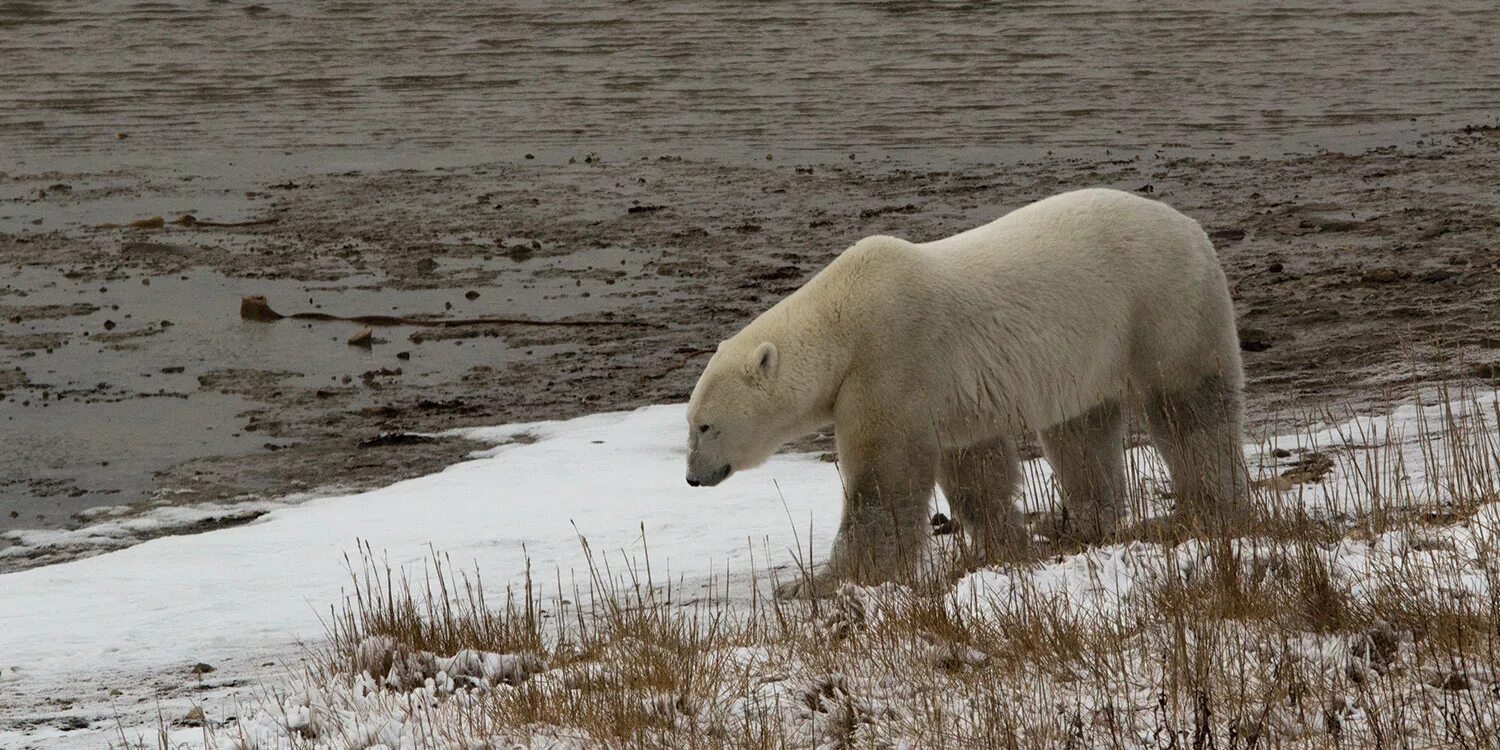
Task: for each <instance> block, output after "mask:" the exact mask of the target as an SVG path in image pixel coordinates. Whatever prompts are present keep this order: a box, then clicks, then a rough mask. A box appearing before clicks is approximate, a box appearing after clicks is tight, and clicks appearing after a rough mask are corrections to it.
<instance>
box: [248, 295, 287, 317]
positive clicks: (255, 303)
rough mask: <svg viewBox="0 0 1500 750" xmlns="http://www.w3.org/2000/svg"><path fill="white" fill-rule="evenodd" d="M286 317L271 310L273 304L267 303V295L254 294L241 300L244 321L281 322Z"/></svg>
mask: <svg viewBox="0 0 1500 750" xmlns="http://www.w3.org/2000/svg"><path fill="white" fill-rule="evenodd" d="M284 317H286V316H285V315H282V314H281V313H279V312H276V311H275V310H272V309H271V303H269V302H267V301H266V298H265V295H262V294H252V295H250V296H248V297H241V298H240V318H242V319H244V320H257V321H261V322H263V323H269V322H271V321H273V320H281V319H282V318H284Z"/></svg>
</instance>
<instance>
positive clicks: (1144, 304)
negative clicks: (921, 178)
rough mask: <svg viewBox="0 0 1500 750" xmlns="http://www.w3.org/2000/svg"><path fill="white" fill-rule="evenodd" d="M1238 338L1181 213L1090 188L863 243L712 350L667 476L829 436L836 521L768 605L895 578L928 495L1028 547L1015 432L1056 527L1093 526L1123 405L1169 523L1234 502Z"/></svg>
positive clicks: (974, 531) (1115, 477)
mask: <svg viewBox="0 0 1500 750" xmlns="http://www.w3.org/2000/svg"><path fill="white" fill-rule="evenodd" d="M1243 383H1244V377H1243V374H1242V371H1241V365H1240V350H1239V342H1238V336H1237V334H1236V331H1235V325H1234V309H1233V306H1232V303H1231V301H1230V296H1229V287H1228V284H1227V283H1226V281H1225V278H1224V272H1223V271H1222V270H1221V269H1220V267H1219V264H1218V260H1217V258H1216V256H1215V254H1214V248H1213V245H1212V244H1211V243H1210V242H1209V239H1208V237H1207V236H1206V235H1205V234H1204V232H1203V230H1202V228H1201V227H1199V225H1198V224H1197V222H1195V221H1193V220H1192V219H1190V218H1188V217H1186V216H1184V215H1182V214H1181V213H1178V212H1177V211H1176V210H1174V209H1172V208H1170V207H1168V206H1167V205H1165V204H1163V203H1159V202H1157V201H1153V200H1149V199H1146V198H1142V197H1139V196H1136V195H1133V194H1130V193H1125V192H1120V191H1117V190H1107V189H1089V190H1078V191H1075V192H1069V193H1063V194H1060V195H1056V196H1053V197H1051V198H1047V199H1045V200H1042V201H1039V202H1037V203H1033V204H1031V205H1028V206H1025V207H1023V208H1020V209H1017V210H1015V211H1013V212H1011V213H1009V214H1006V215H1005V216H1003V217H1001V218H999V219H997V220H995V221H993V222H991V223H989V224H986V225H984V226H981V227H978V228H976V229H971V230H969V231H966V232H962V233H960V234H956V235H954V236H952V237H948V238H946V239H941V240H936V241H934V242H926V243H912V242H907V241H905V240H901V239H897V238H895V237H885V236H875V237H867V238H865V239H863V240H860V241H859V242H858V243H856V244H855V245H854V246H853V247H851V248H849V249H847V250H845V251H844V252H842V253H841V254H839V256H838V257H837V258H836V259H834V260H833V262H831V263H830V264H829V265H828V266H827V267H826V268H824V269H823V270H822V271H821V272H819V273H818V274H817V275H816V276H814V277H813V278H812V279H811V280H810V281H808V282H807V284H806V285H804V286H803V287H801V288H800V289H798V290H797V291H795V292H793V293H792V294H791V295H789V296H787V297H786V298H785V299H783V300H781V301H780V302H778V303H777V304H776V305H774V306H773V307H771V309H769V310H767V311H766V312H765V313H763V314H761V315H760V316H759V317H757V318H756V319H755V320H753V321H752V322H751V323H750V324H749V325H747V326H745V328H744V329H743V330H741V331H740V332H739V333H738V334H736V335H735V336H734V337H732V338H730V339H729V340H727V341H724V342H723V343H721V344H719V347H718V350H717V351H716V352H715V353H714V355H713V357H712V358H711V359H710V360H709V361H708V364H707V365H706V367H705V369H704V372H703V374H702V376H701V377H700V378H699V380H698V383H697V386H696V387H695V388H694V389H693V394H692V397H691V399H690V400H689V403H688V410H687V419H688V458H687V481H688V484H690V485H693V486H705V487H711V486H713V485H716V484H718V483H720V482H722V481H724V480H725V479H726V478H727V477H729V475H730V474H732V473H735V472H738V471H743V470H745V469H749V468H752V467H754V466H757V465H759V464H761V463H762V462H764V461H765V460H766V459H767V458H769V457H770V456H771V454H772V453H774V452H775V451H776V449H777V448H778V447H779V446H780V445H782V444H783V443H784V442H786V441H788V440H790V439H792V438H795V437H798V436H799V435H803V434H806V433H808V432H811V431H814V430H817V429H819V428H822V427H824V426H826V425H828V424H830V423H831V424H832V425H833V427H834V433H835V438H836V441H837V444H838V457H839V460H840V466H839V471H840V472H841V475H842V478H843V482H844V507H843V519H842V521H841V522H840V524H839V528H838V532H837V535H836V537H835V540H834V542H833V545H832V549H831V550H830V556H829V559H828V561H827V564H826V565H825V566H823V568H822V570H821V571H820V572H819V574H818V575H817V576H816V577H814V578H809V579H805V580H804V581H799V582H794V583H792V584H791V585H789V586H783V590H782V594H783V595H798V594H810V593H815V590H814V589H826V588H827V587H828V586H829V585H831V584H832V583H833V582H835V581H836V580H838V579H841V578H852V579H855V580H860V581H866V582H873V581H879V580H885V579H889V578H893V577H899V576H902V575H905V574H908V573H910V572H912V571H913V570H914V567H913V566H914V565H915V563H916V561H917V560H919V559H920V558H921V555H920V548H921V547H922V545H923V542H924V541H925V538H926V536H927V531H928V527H927V517H928V516H927V514H928V510H929V500H930V498H931V496H932V489H933V485H934V484H937V485H939V486H941V487H942V490H943V493H944V494H945V495H946V496H947V498H948V500H949V503H950V505H951V508H952V511H953V514H954V516H955V520H957V522H958V524H959V526H960V528H961V529H963V530H964V533H965V535H966V536H967V537H968V538H969V539H970V540H971V541H973V542H974V543H975V544H976V545H977V547H978V548H979V549H980V550H982V554H984V555H985V556H987V557H994V556H998V555H1003V554H1009V553H1011V552H1013V551H1014V550H1015V548H1016V547H1017V546H1018V545H1024V544H1025V543H1026V542H1027V541H1028V540H1029V539H1030V533H1029V532H1028V531H1027V529H1026V528H1025V525H1024V522H1023V519H1022V516H1021V514H1020V512H1019V511H1018V510H1017V509H1016V507H1015V505H1014V504H1013V503H1012V501H1011V494H1012V492H1013V490H1014V489H1015V487H1016V484H1017V479H1018V474H1019V470H1020V469H1019V466H1020V464H1019V461H1018V458H1017V455H1016V450H1015V447H1014V438H1015V437H1016V436H1017V435H1018V434H1021V432H1022V431H1030V432H1034V433H1036V434H1037V435H1038V437H1039V438H1040V442H1041V445H1042V448H1043V453H1044V454H1045V456H1046V458H1047V460H1048V462H1049V463H1050V464H1051V465H1052V467H1053V469H1054V472H1055V476H1056V478H1057V482H1058V485H1059V489H1060V490H1061V493H1062V504H1063V515H1062V529H1061V530H1062V533H1064V534H1065V535H1067V536H1069V537H1071V538H1072V539H1075V540H1077V541H1080V542H1095V541H1099V540H1102V539H1105V538H1107V537H1108V536H1109V535H1110V534H1111V533H1112V532H1113V531H1114V530H1115V525H1116V521H1117V519H1118V517H1119V515H1120V506H1121V503H1122V499H1123V496H1124V491H1125V484H1124V483H1125V472H1124V445H1123V440H1124V420H1123V412H1124V411H1125V410H1126V409H1134V410H1136V411H1137V413H1139V414H1141V415H1142V416H1143V417H1144V422H1145V424H1146V427H1147V431H1148V434H1149V437H1150V439H1151V442H1152V443H1153V445H1154V446H1155V447H1156V449H1157V450H1158V451H1159V452H1160V454H1161V456H1162V458H1163V460H1164V462H1165V464H1166V466H1167V468H1168V470H1169V471H1170V472H1171V476H1172V480H1173V484H1174V486H1175V490H1176V498H1177V519H1178V520H1179V521H1182V522H1186V521H1189V520H1191V521H1194V522H1200V523H1201V522H1209V523H1217V522H1221V521H1225V520H1228V519H1231V518H1233V517H1236V516H1237V515H1238V514H1239V513H1240V512H1241V511H1242V510H1243V508H1244V503H1245V494H1246V493H1245V485H1246V482H1245V477H1244V466H1243V454H1242V453H1241V442H1240V425H1241V421H1242V416H1241V391H1242V387H1243Z"/></svg>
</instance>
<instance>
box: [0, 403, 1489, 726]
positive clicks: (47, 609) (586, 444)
mask: <svg viewBox="0 0 1500 750" xmlns="http://www.w3.org/2000/svg"><path fill="white" fill-rule="evenodd" d="M1485 403H1486V404H1487V403H1489V402H1485ZM1484 408H1489V407H1488V406H1485V407H1484ZM1429 412H1430V410H1429ZM1429 416H1430V413H1429ZM682 423H683V416H682V407H681V406H675V405H674V406H656V407H649V408H645V409H641V410H638V411H633V412H625V413H612V414H600V415H594V416H589V417H583V418H579V419H574V420H570V421H566V422H546V423H535V424H527V425H514V426H507V427H496V428H485V429H480V430H474V431H470V432H469V433H468V436H469V437H471V438H474V439H478V440H484V441H489V442H492V443H495V444H497V445H496V447H494V448H493V449H491V450H488V451H485V452H484V453H483V454H481V455H479V456H476V458H475V460H472V461H468V462H465V463H461V464H458V465H455V466H452V467H450V468H449V469H447V470H445V471H442V472H440V473H437V474H433V475H431V476H426V477H421V478H418V479H413V480H408V481H404V482H400V483H398V484H395V485H392V486H389V487H386V488H383V489H379V490H375V491H371V492H365V493H361V494H355V495H348V496H342V497H332V498H326V499H321V500H314V501H310V502H305V503H302V504H298V505H295V506H285V507H274V506H268V507H266V508H263V509H262V510H264V511H265V514H264V515H262V516H260V517H259V518H257V519H255V520H254V521H252V522H250V523H247V524H245V525H241V526H237V527H233V528H226V529H222V530H218V531H213V532H210V533H204V534H198V535H193V536H174V537H167V538H160V539H155V540H152V541H148V542H145V543H143V544H139V545H136V546H133V547H130V548H128V549H123V550H119V551H116V552H112V553H109V554H104V555H100V556H97V557H92V558H88V559H82V560H77V561H73V562H69V563H64V564H59V565H53V566H47V567H42V568H36V569H32V570H27V571H21V572H16V573H11V574H7V575H3V576H0V603H3V604H0V746H3V747H7V748H9V747H46V748H72V747H98V746H100V745H101V744H104V743H106V742H111V741H113V742H119V741H120V740H121V739H126V740H129V741H131V742H135V741H140V740H144V741H145V742H146V744H147V745H148V746H153V747H154V746H155V744H156V736H155V733H156V728H157V726H158V718H159V717H160V719H161V720H162V721H163V722H164V723H166V724H168V725H172V724H173V723H174V722H177V721H178V720H180V719H181V718H182V717H184V716H186V715H187V714H188V712H189V711H190V709H191V708H192V706H193V705H202V706H203V707H204V710H205V712H206V713H207V714H208V716H209V718H210V719H211V720H213V721H221V722H222V721H226V720H228V719H229V718H230V717H237V718H239V719H241V720H246V719H249V720H250V721H252V722H260V723H262V724H264V723H265V722H266V721H267V718H266V717H267V716H270V715H275V714H277V713H278V712H279V711H280V710H281V708H280V706H282V705H284V704H283V703H282V702H280V701H279V699H278V700H270V701H264V699H265V697H266V696H267V695H268V692H267V691H268V690H269V689H271V688H273V687H274V686H276V685H283V684H286V680H289V679H291V680H295V674H296V672H297V671H298V670H297V665H298V663H299V660H301V659H302V658H304V656H305V652H304V651H303V649H302V648H301V647H300V646H299V644H301V643H316V642H317V641H318V640H319V639H320V637H321V636H323V635H324V633H325V622H326V621H327V620H328V618H329V612H330V609H329V608H330V606H332V605H335V604H337V603H339V602H340V601H341V600H342V597H343V596H344V595H345V594H346V593H348V590H349V588H350V570H349V568H348V563H347V558H346V555H352V554H353V553H354V552H355V550H356V545H357V543H358V540H363V541H364V542H367V543H368V544H369V546H370V548H371V549H373V550H374V551H375V554H376V555H377V556H378V557H379V556H383V557H384V559H385V560H386V561H387V562H388V563H389V565H390V566H392V567H394V568H397V569H403V568H405V569H410V570H413V571H415V572H416V573H417V574H418V575H420V573H421V571H422V570H423V569H424V561H426V560H427V559H428V558H429V557H430V555H431V554H432V552H433V551H434V550H435V551H437V552H440V553H443V554H446V555H448V556H449V557H450V558H451V560H452V561H453V564H454V565H455V566H457V567H460V568H468V569H471V570H475V569H477V570H478V571H480V572H481V573H483V575H484V577H485V586H486V588H487V589H488V590H489V591H491V592H496V591H501V590H503V589H504V588H505V586H506V585H507V584H512V585H515V584H519V583H520V580H521V578H520V577H521V575H522V571H524V570H525V569H526V564H527V562H528V560H529V562H530V566H531V570H532V571H533V573H534V575H535V577H536V579H537V580H538V581H539V582H540V583H541V585H542V586H543V587H544V588H548V587H555V583H554V582H556V581H558V580H561V582H562V584H563V586H564V587H565V588H568V587H569V586H570V583H569V582H570V581H571V580H574V577H575V575H576V576H580V577H581V576H583V575H584V570H585V559H584V550H583V546H582V545H581V543H580V535H581V536H582V537H586V538H587V541H588V545H589V547H590V548H591V549H592V550H593V551H594V555H595V558H596V560H600V559H606V558H607V559H609V560H611V561H613V565H615V566H616V569H617V570H619V569H623V568H625V567H628V566H629V565H630V562H629V561H630V560H635V561H639V559H640V556H641V552H642V549H643V548H649V550H650V558H651V564H652V565H653V566H654V570H655V576H656V578H657V579H658V580H661V579H663V578H664V577H667V578H671V579H673V580H680V581H682V582H683V586H682V588H681V589H680V590H686V591H689V592H691V591H692V590H694V589H696V588H698V587H699V586H700V585H702V584H703V583H704V582H706V581H707V580H708V577H709V575H711V574H712V575H717V576H719V577H720V578H721V580H722V579H723V578H724V576H726V574H727V575H728V576H729V578H730V580H731V590H736V591H744V592H746V593H748V591H749V586H748V585H747V582H748V575H749V571H750V569H751V567H752V564H753V565H754V566H755V568H756V569H757V570H759V571H762V572H763V571H764V570H765V569H766V557H767V555H769V556H770V558H771V562H772V563H773V564H780V565H785V564H787V563H788V562H789V561H790V559H791V553H790V549H791V548H793V547H794V546H796V545H797V539H798V536H797V535H801V536H800V543H801V545H802V547H803V548H805V547H806V546H807V544H808V539H807V537H806V535H807V531H808V529H809V528H810V529H811V530H812V536H813V540H812V545H813V547H814V548H815V549H816V550H822V549H824V548H825V547H826V541H827V539H828V533H829V532H830V531H831V530H832V529H833V528H834V526H835V525H836V522H837V513H838V507H839V503H838V502H837V500H836V498H837V496H838V493H839V479H838V476H837V472H836V469H835V466H834V465H833V464H832V463H828V462H825V461H821V460H819V458H818V457H817V456H816V455H800V456H779V457H777V458H776V459H774V460H773V461H772V462H771V463H770V464H769V465H767V466H766V467H764V468H761V469H759V470H756V471H752V472H746V473H745V474H743V475H739V476H736V477H735V479H734V480H733V481H731V482H728V483H726V484H725V485H723V486H721V487H718V488H715V489H712V490H703V489H696V490H695V489H692V488H689V487H688V486H687V485H686V484H685V483H684V481H683V478H682V475H683V466H682V447H681V446H682V443H683V428H682ZM1483 428H1484V429H1486V430H1489V429H1491V428H1490V427H1489V426H1488V425H1484V426H1483ZM1424 434H1425V435H1426V437H1425V438H1424V437H1423V436H1424ZM1440 440H1441V438H1440V437H1438V438H1434V437H1433V436H1432V434H1431V433H1430V432H1428V431H1424V429H1423V428H1422V415H1421V414H1420V413H1419V412H1418V411H1417V410H1416V409H1414V408H1412V407H1405V408H1403V409H1400V410H1398V411H1397V412H1395V413H1394V414H1393V415H1391V416H1390V417H1382V418H1379V419H1358V420H1354V421H1352V422H1350V423H1348V424H1345V425H1342V426H1340V427H1338V428H1335V429H1332V430H1328V431H1325V432H1320V433H1316V434H1306V435H1301V436H1290V437H1286V438H1280V439H1277V440H1276V441H1273V444H1271V445H1267V446H1264V447H1263V448H1261V447H1257V448H1254V449H1252V450H1251V451H1250V454H1251V462H1252V465H1253V466H1258V467H1260V468H1259V469H1257V471H1258V472H1259V473H1261V474H1263V475H1271V474H1275V473H1278V472H1279V471H1280V468H1279V467H1278V464H1281V465H1285V464H1287V463H1289V462H1295V461H1298V460H1300V458H1301V457H1302V456H1304V455H1305V454H1304V453H1302V452H1299V449H1305V448H1310V447H1317V448H1319V449H1321V450H1323V451H1324V452H1325V453H1327V454H1329V455H1333V456H1334V460H1333V464H1334V465H1333V467H1332V471H1331V473H1328V474H1326V475H1323V476H1320V477H1317V478H1315V479H1314V480H1312V481H1304V482H1302V483H1298V484H1295V486H1289V487H1287V488H1285V494H1284V496H1285V497H1289V498H1296V501H1297V502H1301V503H1304V504H1305V505H1307V506H1308V507H1310V508H1314V509H1319V511H1320V512H1324V513H1332V514H1340V513H1342V514H1349V513H1354V512H1358V511H1360V510H1361V508H1360V507H1357V505H1358V503H1359V502H1361V501H1360V498H1369V497H1372V496H1376V495H1378V494H1381V493H1383V494H1384V497H1385V498H1386V500H1387V501H1389V502H1419V501H1420V502H1430V501H1432V500H1434V499H1436V498H1434V497H1432V495H1433V494H1434V493H1433V492H1432V491H1431V488H1433V483H1431V482H1427V481H1425V480H1424V475H1423V473H1422V472H1423V471H1424V464H1426V465H1427V466H1426V468H1429V469H1430V468H1431V466H1432V461H1433V460H1434V458H1433V456H1437V460H1442V459H1441V453H1442V452H1441V450H1438V451H1437V452H1436V453H1434V452H1433V449H1432V446H1433V444H1434V442H1435V441H1436V442H1440ZM1424 445H1425V446H1426V450H1424V448H1423V446H1424ZM1274 448H1280V449H1282V450H1283V452H1284V453H1286V454H1287V455H1285V456H1282V457H1281V458H1279V459H1278V458H1275V457H1274V456H1273V454H1271V453H1270V451H1271V450H1272V449H1274ZM1391 462H1404V464H1405V465H1406V466H1407V469H1406V470H1405V471H1398V472H1394V473H1392V472H1389V471H1387V470H1381V471H1376V472H1372V471H1371V470H1370V469H1371V467H1374V466H1377V465H1379V466H1389V465H1391ZM1132 463H1133V464H1134V465H1136V466H1137V467H1138V468H1139V471H1140V475H1141V476H1142V477H1143V479H1142V481H1143V482H1144V483H1146V484H1148V485H1149V484H1150V483H1152V482H1154V481H1155V480H1154V479H1153V477H1154V476H1156V475H1157V474H1158V473H1159V472H1158V469H1157V468H1156V467H1155V461H1154V460H1153V459H1152V457H1151V454H1150V452H1149V451H1147V450H1144V449H1137V450H1136V451H1133V452H1132ZM1361 467H1363V468H1361ZM1377 474H1378V475H1381V476H1384V475H1385V474H1391V475H1392V476H1394V477H1396V479H1394V480H1393V482H1394V483H1393V484H1391V485H1390V486H1389V487H1385V488H1383V489H1382V490H1381V493H1376V492H1372V491H1371V488H1370V487H1367V486H1363V485H1365V484H1368V483H1370V482H1371V481H1372V479H1371V477H1373V476H1375V475H1377ZM1318 480H1320V481H1318ZM1027 485H1028V490H1027V493H1028V497H1027V500H1026V502H1027V504H1028V506H1030V508H1031V509H1033V510H1039V509H1043V508H1045V507H1047V506H1048V504H1049V503H1050V502H1051V497H1050V496H1051V492H1050V489H1049V481H1048V472H1047V470H1046V467H1045V465H1044V463H1043V462H1039V461H1038V462H1033V463H1032V464H1030V465H1029V466H1028V467H1027ZM1441 491H1442V490H1441V488H1439V489H1438V490H1437V494H1441ZM1144 494H1146V495H1150V494H1153V493H1144ZM1488 510H1493V507H1491V508H1489V509H1488ZM1491 515H1493V514H1491ZM105 523H108V522H107V521H106V522H105ZM643 534H644V537H643ZM1142 547H1143V545H1140V544H1139V543H1137V544H1133V545H1121V546H1115V547H1106V548H1101V549H1097V550H1092V551H1089V552H1086V553H1083V554H1079V555H1069V556H1064V557H1059V558H1057V559H1056V560H1055V561H1054V562H1052V563H1050V564H1047V565H1044V566H1042V567H1041V568H1039V569H1037V570H1034V571H1032V572H1029V573H1026V574H1025V576H1026V577H1027V578H1028V579H1029V580H1028V581H1026V582H1025V584H1024V585H1025V586H1026V587H1028V588H1035V587H1038V586H1040V587H1042V588H1044V589H1048V588H1049V587H1050V590H1054V591H1056V592H1059V593H1062V594H1065V595H1067V596H1069V597H1070V598H1076V599H1078V602H1079V603H1080V604H1086V603H1088V602H1089V601H1094V600H1098V599H1099V598H1100V597H1103V600H1105V601H1119V600H1121V599H1122V598H1123V597H1126V596H1127V595H1128V593H1129V586H1130V581H1131V580H1132V579H1133V577H1135V576H1140V575H1144V572H1143V571H1146V570H1147V569H1156V568H1159V567H1160V566H1159V564H1157V563H1156V562H1151V561H1152V560H1156V561H1159V560H1161V559H1162V557H1163V553H1160V552H1152V551H1143V550H1142ZM1380 549H1384V548H1383V547H1382V548H1380ZM1379 551H1380V550H1379V549H1377V548H1375V547H1369V548H1367V549H1366V550H1365V551H1364V552H1362V553H1361V554H1364V555H1366V556H1378V554H1377V553H1379ZM1177 554H1179V555H1189V556H1191V555H1192V548H1191V546H1190V545H1189V546H1187V547H1185V548H1182V551H1179V552H1178V553H1177ZM1143 560H1145V562H1142V561H1143ZM1362 560H1363V558H1361V561H1356V563H1353V564H1355V566H1356V567H1358V565H1361V564H1367V563H1366V562H1363V561H1362ZM1101 571H1104V573H1103V574H1101ZM1015 575H1016V574H1015V573H1002V572H997V571H980V572H978V573H975V574H973V575H971V576H969V577H968V578H966V579H964V580H963V581H961V582H960V583H959V585H958V588H957V590H956V594H955V601H958V602H963V601H966V600H972V598H973V597H975V596H996V595H1002V596H1003V595H1004V593H1005V592H1006V591H1010V590H1013V589H1014V588H1015V587H1016V586H1017V585H1018V584H1017V583H1016V581H1015V580H1013V578H1014V576H1015ZM506 576H510V578H508V579H507V578H506ZM1476 585H1478V584H1476ZM678 596H679V597H680V596H682V595H681V594H679V595H678ZM1096 605H1098V601H1094V604H1091V605H1090V606H1096ZM1098 606H1102V605H1098ZM200 664H206V665H210V666H212V667H213V671H211V672H205V671H203V668H202V667H199V666H196V665H200ZM289 667H290V669H289ZM397 734H398V735H399V732H398V733H397ZM171 739H172V741H173V742H183V743H202V742H203V740H204V735H203V730H202V729H199V728H194V727H183V726H180V725H179V726H177V727H176V728H174V729H173V730H172V737H171Z"/></svg>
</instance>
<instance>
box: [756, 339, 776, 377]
mask: <svg viewBox="0 0 1500 750" xmlns="http://www.w3.org/2000/svg"><path fill="white" fill-rule="evenodd" d="M777 360H778V355H777V353H776V345H775V344H773V343H771V342H769V341H763V342H761V345H760V346H757V347H755V356H754V357H753V358H751V360H750V367H751V369H752V370H753V371H754V372H755V374H756V375H759V376H761V377H763V378H770V377H771V376H772V375H775V374H776V363H777Z"/></svg>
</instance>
